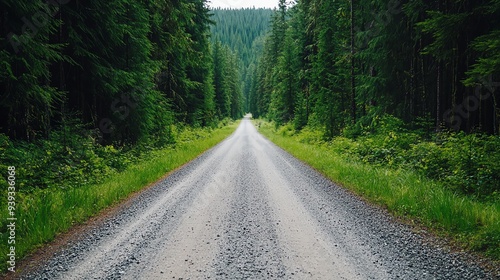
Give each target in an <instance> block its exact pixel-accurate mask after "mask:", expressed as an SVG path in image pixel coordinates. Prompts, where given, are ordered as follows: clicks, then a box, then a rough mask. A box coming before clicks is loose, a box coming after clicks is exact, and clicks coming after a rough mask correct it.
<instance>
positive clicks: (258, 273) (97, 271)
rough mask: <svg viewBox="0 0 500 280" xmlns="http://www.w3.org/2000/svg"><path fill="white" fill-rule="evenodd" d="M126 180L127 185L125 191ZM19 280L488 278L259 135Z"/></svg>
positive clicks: (199, 163) (222, 151) (167, 184)
mask: <svg viewBox="0 0 500 280" xmlns="http://www.w3.org/2000/svg"><path fill="white" fill-rule="evenodd" d="M126 183H127V182H123V184H126ZM20 278H21V279H474V280H475V279H495V276H494V275H489V274H488V273H487V272H485V271H484V270H482V269H481V268H480V267H479V266H478V265H474V264H471V263H468V262H466V261H464V260H463V258H462V257H461V255H459V254H455V253H450V252H449V250H448V249H446V248H444V247H439V246H438V245H435V244H433V243H429V242H426V241H425V238H424V237H423V236H421V235H419V234H416V233H414V232H413V231H412V229H411V228H410V227H409V226H406V225H404V224H401V223H400V222H398V221H397V220H396V219H394V218H393V217H391V216H390V215H388V214H387V213H386V211H385V210H382V209H380V208H378V207H374V206H372V205H369V204H367V203H365V202H364V201H363V200H361V199H359V198H358V197H356V196H355V195H353V194H351V193H350V192H348V191H346V190H344V189H343V188H341V187H339V186H337V185H335V184H333V183H332V182H331V181H329V180H327V179H326V178H324V177H323V176H322V175H320V174H318V173H317V172H316V171H314V170H313V169H312V168H310V167H308V166H306V165H305V164H303V163H301V162H300V161H298V160H297V159H295V158H293V157H292V156H291V155H289V154H288V153H286V152H285V151H283V150H281V149H280V148H278V147H276V146H275V145H274V144H272V143H271V142H269V141H268V140H266V139H265V138H264V137H262V136H261V135H260V134H259V133H258V132H257V131H256V129H255V128H254V126H253V125H252V124H251V122H250V121H249V120H244V121H243V122H242V123H241V125H240V127H239V128H238V130H237V131H236V132H235V133H234V134H233V135H232V136H231V137H229V138H228V139H226V140H225V141H224V142H222V143H221V144H219V145H218V146H216V147H215V148H213V149H211V150H210V151H208V152H206V153H205V154H203V155H202V156H200V157H199V158H197V159H196V160H194V161H192V162H191V163H189V164H188V165H186V166H184V167H183V168H181V169H179V170H178V171H176V172H174V173H173V174H172V175H171V176H169V177H167V178H166V179H164V180H162V181H160V182H158V183H157V184H156V185H155V186H153V187H151V188H149V189H147V190H146V191H144V192H142V193H141V194H140V195H138V196H136V197H135V198H133V199H132V201H129V202H128V204H127V207H123V208H121V209H120V210H119V211H117V213H116V214H114V215H113V216H112V217H109V218H107V219H106V220H105V221H103V222H102V223H101V224H99V226H96V227H94V228H89V229H87V230H86V231H85V233H84V234H82V235H79V236H78V237H76V238H74V239H71V241H70V242H69V243H68V244H67V245H66V246H64V249H62V250H60V251H58V252H55V253H54V254H53V255H50V256H47V257H46V261H44V262H43V263H42V264H40V266H39V267H38V268H37V269H35V270H33V271H31V272H28V273H26V274H24V275H21V276H20Z"/></svg>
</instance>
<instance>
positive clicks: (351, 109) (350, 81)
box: [249, 0, 500, 138]
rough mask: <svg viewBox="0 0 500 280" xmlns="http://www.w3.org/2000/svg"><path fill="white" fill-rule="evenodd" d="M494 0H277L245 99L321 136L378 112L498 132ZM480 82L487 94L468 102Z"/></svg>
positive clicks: (351, 129)
mask: <svg viewBox="0 0 500 280" xmlns="http://www.w3.org/2000/svg"><path fill="white" fill-rule="evenodd" d="M498 3H499V1H498V0H487V1H469V0H467V1H465V0H464V1H445V2H442V1H434V2H432V1H421V0H418V1H403V2H401V1H379V0H377V1H344V2H342V1H341V2H335V1H333V2H332V1H320V0H300V1H296V2H295V3H293V4H289V5H288V6H286V5H285V3H284V2H283V1H282V5H281V6H280V8H279V9H277V10H276V11H275V14H274V16H273V23H272V26H271V30H270V31H269V32H268V38H267V40H266V44H265V47H264V53H263V55H262V58H261V60H260V61H259V64H258V65H257V67H258V69H257V71H254V77H253V80H254V83H255V86H254V89H253V95H254V96H252V99H251V100H250V103H251V104H250V105H249V108H251V109H252V110H251V111H252V112H253V113H254V114H255V116H257V117H258V116H265V117H267V118H269V119H270V120H273V121H275V122H277V123H280V124H283V123H286V122H288V121H290V120H293V121H294V124H295V127H296V128H299V129H300V128H302V127H304V126H306V125H307V124H314V125H317V124H321V126H322V129H323V131H324V134H325V136H326V137H329V138H332V137H335V136H338V135H340V134H341V133H344V134H345V133H346V132H347V134H350V135H351V136H353V137H356V136H358V135H361V134H362V133H363V132H364V129H365V127H367V126H369V125H371V123H372V121H376V120H374V119H376V118H380V117H381V116H382V115H384V114H390V115H394V116H396V117H398V118H399V119H402V120H404V121H405V122H406V123H409V124H411V125H412V126H417V125H422V124H425V125H426V127H422V128H421V129H423V130H425V131H428V132H429V131H431V130H433V129H434V130H439V129H441V128H443V127H444V128H453V129H457V130H461V131H465V132H468V133H470V132H473V131H475V130H477V129H480V130H481V131H483V132H486V133H489V134H498V132H499V131H500V129H499V125H498V124H499V123H500V119H499V118H500V114H499V113H498V112H499V111H500V109H499V103H498V102H497V99H498V98H497V96H496V95H497V94H496V93H495V92H496V91H498V85H497V84H496V83H495V82H496V81H497V80H498V78H499V77H500V76H499V75H500V72H499V65H500V60H499V55H498V53H499V52H498V50H499V42H500V41H499V40H498V38H499V34H498V32H499V30H500V21H499V20H498V19H499V18H500V8H499V7H500V5H499V4H498ZM351 7H352V13H351V11H350V10H351ZM350 30H352V36H350V35H351V34H350V33H351V32H349V31H350ZM289 73H294V75H293V76H290V77H292V79H288V77H289V76H288V74H289ZM478 87H482V88H483V89H487V90H488V91H490V92H489V93H488V94H487V95H486V96H487V97H486V98H484V99H488V100H481V101H477V102H476V103H477V104H474V106H472V105H471V103H472V102H473V101H475V99H473V100H472V101H471V100H470V97H472V96H474V95H475V94H477V92H476V89H477V88H478ZM468 98H469V99H468ZM468 101H470V102H469V104H466V102H468ZM476 105H477V106H476ZM463 107H467V108H472V109H470V110H467V112H465V113H464V108H463ZM291 108H292V109H291ZM374 112H376V113H374ZM452 116H455V118H454V119H453V118H452ZM422 119H426V120H427V121H426V122H421V121H420V120H422ZM457 119H460V121H459V125H457V126H455V124H456V123H455V124H454V120H455V121H456V120H457ZM428 120H432V122H431V121H428ZM357 122H361V123H362V124H361V126H356V125H354V126H353V123H357ZM417 122H418V124H417Z"/></svg>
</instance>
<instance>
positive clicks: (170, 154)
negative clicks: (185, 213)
mask: <svg viewBox="0 0 500 280" xmlns="http://www.w3.org/2000/svg"><path fill="white" fill-rule="evenodd" d="M237 125H238V123H233V124H231V125H228V126H224V127H222V128H218V129H215V130H213V131H211V132H210V133H207V132H206V131H205V132H203V133H199V131H197V130H196V129H194V130H188V132H187V133H184V134H183V135H180V137H179V138H180V139H179V143H178V144H177V145H176V146H175V148H166V149H162V150H156V151H152V152H151V153H150V154H149V155H148V156H147V158H148V159H147V160H144V161H141V162H138V163H136V164H132V165H131V166H129V167H128V168H127V169H126V170H125V171H123V172H121V173H118V174H115V175H113V176H112V177H110V178H108V179H106V180H105V181H104V182H103V183H101V184H97V185H91V186H87V187H81V188H69V189H65V190H64V189H61V188H49V189H45V190H37V191H34V192H32V193H28V194H24V193H18V197H17V203H18V205H17V214H16V218H17V222H16V223H17V228H16V245H15V246H16V257H17V259H18V260H19V259H21V258H23V257H24V256H26V255H27V254H28V253H29V252H31V251H33V250H34V249H36V248H37V247H40V246H42V245H43V244H44V243H46V242H48V241H51V240H53V239H54V238H55V237H56V236H57V234H59V233H62V232H65V231H67V230H68V229H70V228H71V227H72V226H73V225H76V224H79V223H82V222H84V221H86V220H87V219H89V218H90V217H92V216H95V215H96V214H98V213H99V212H101V211H102V210H103V209H105V208H107V207H110V206H112V205H115V204H117V203H119V202H120V201H122V200H124V199H126V198H127V197H129V196H130V194H131V193H134V192H137V191H139V190H141V189H143V188H144V187H145V186H147V185H149V184H151V183H153V182H155V181H157V180H158V179H159V178H161V177H162V176H164V175H165V174H167V173H168V172H170V171H172V170H174V169H176V168H178V167H179V166H181V165H183V164H185V163H187V162H189V161H191V160H193V159H194V158H196V157H197V156H198V155H200V154H201V153H203V152H204V151H206V150H208V149H210V148H211V147H213V146H215V145H216V144H217V143H219V142H221V141H222V140H223V139H225V138H226V137H227V136H229V135H230V134H231V133H232V132H233V131H234V130H235V129H236V127H237ZM18 176H22V174H18ZM4 197H7V196H4ZM5 200H6V199H5ZM0 206H1V207H2V209H1V211H0V220H1V221H6V218H7V213H6V209H7V206H6V205H5V203H3V202H2V203H0ZM0 232H1V233H2V234H1V237H2V238H1V244H0V252H1V254H0V263H1V269H2V271H5V270H6V268H7V266H6V261H7V252H8V246H10V245H8V243H7V237H8V236H7V228H6V225H3V227H2V228H1V231H0Z"/></svg>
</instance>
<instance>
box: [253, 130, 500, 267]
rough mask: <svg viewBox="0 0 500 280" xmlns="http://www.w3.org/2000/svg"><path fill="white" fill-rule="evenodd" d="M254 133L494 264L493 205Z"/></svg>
mask: <svg viewBox="0 0 500 280" xmlns="http://www.w3.org/2000/svg"><path fill="white" fill-rule="evenodd" d="M258 127H259V130H260V132H261V133H263V134H264V135H265V136H266V137H267V138H269V139H270V140H271V141H272V142H274V143H276V144H277V145H278V146H280V147H281V148H283V149H285V150H286V151H288V152H290V153H291V154H292V155H294V156H295V157H297V158H298V159H300V160H302V161H304V162H306V163H307V164H309V165H310V166H312V167H314V168H315V169H317V170H318V171H319V172H321V173H322V174H324V175H325V176H327V177H328V178H330V179H331V180H332V181H334V182H337V183H339V184H341V185H342V186H344V187H346V188H348V189H350V190H352V191H353V192H355V193H356V194H358V195H360V196H362V197H364V198H366V199H368V200H370V201H372V202H374V203H376V204H379V205H382V206H384V207H386V208H387V209H388V210H389V211H390V212H392V213H394V214H396V215H398V216H402V217H405V218H407V219H408V220H414V221H417V222H418V223H419V224H420V225H423V226H426V227H429V228H431V229H433V230H434V231H435V232H436V233H438V234H440V235H446V236H449V237H452V238H454V239H455V240H456V241H458V243H459V244H461V245H462V246H464V247H466V248H469V249H471V250H474V251H478V252H483V253H485V254H486V255H487V256H490V257H491V258H493V259H495V260H500V202H499V201H496V202H481V201H478V200H475V199H474V198H472V197H467V196H464V195H458V194H456V193H454V192H452V191H450V190H449V189H448V188H446V187H445V186H443V185H442V184H441V183H439V182H436V181H433V180H430V179H428V178H424V177H423V176H421V175H418V174H416V173H414V172H412V171H410V170H403V169H398V170H394V169H389V168H384V167H381V166H372V165H370V164H368V163H364V162H361V161H357V160H348V159H346V158H345V157H343V156H342V155H340V154H339V152H338V151H339V149H332V147H330V146H329V144H328V143H316V144H309V143H303V142H301V141H299V139H297V138H296V137H294V136H290V135H288V134H287V133H278V132H277V131H276V129H275V128H274V126H273V125H271V124H268V123H263V122H260V121H259V123H258Z"/></svg>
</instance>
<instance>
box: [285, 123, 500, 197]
mask: <svg viewBox="0 0 500 280" xmlns="http://www.w3.org/2000/svg"><path fill="white" fill-rule="evenodd" d="M278 132H279V134H281V135H283V136H291V135H294V137H296V138H297V139H298V140H299V141H300V142H302V143H308V144H314V143H322V141H323V140H324V139H323V138H322V137H321V135H322V133H321V132H320V130H319V129H313V128H311V127H308V126H306V127H305V128H304V129H302V130H301V131H300V132H296V131H293V133H292V130H291V125H286V126H283V127H281V128H278ZM328 145H329V147H330V149H332V150H334V151H336V152H337V153H338V154H339V155H341V156H342V157H344V158H345V159H349V160H358V161H362V162H365V163H369V164H373V165H380V166H387V167H391V168H394V169H400V168H403V169H410V170H414V171H416V172H418V173H420V174H422V175H424V176H426V177H428V178H430V179H434V180H438V181H441V182H443V183H444V184H445V185H446V186H447V187H448V188H449V189H451V190H453V191H456V192H459V193H461V194H464V195H471V196H475V197H477V198H479V199H497V198H498V197H499V196H500V195H499V193H500V137H498V136H487V135H481V134H469V135H466V134H464V133H450V132H442V133H439V134H435V135H434V139H431V138H430V137H429V134H428V131H426V130H414V131H409V130H407V129H406V127H405V124H404V123H403V121H401V120H399V119H397V118H395V117H393V116H387V115H386V116H382V117H374V118H373V119H372V120H371V122H370V123H369V124H367V123H366V120H364V121H363V120H361V121H360V122H358V124H356V125H355V126H352V127H351V128H348V129H346V130H345V131H344V136H343V137H336V138H334V139H332V140H331V141H329V142H328Z"/></svg>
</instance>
